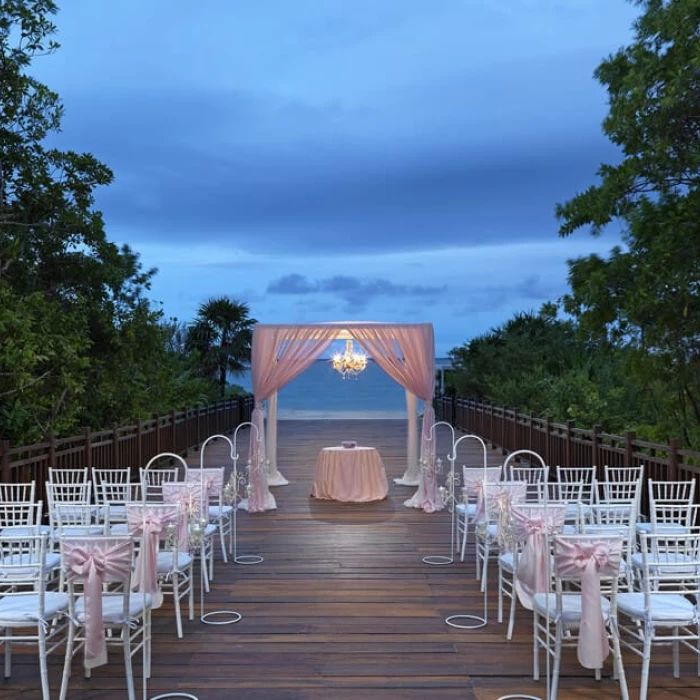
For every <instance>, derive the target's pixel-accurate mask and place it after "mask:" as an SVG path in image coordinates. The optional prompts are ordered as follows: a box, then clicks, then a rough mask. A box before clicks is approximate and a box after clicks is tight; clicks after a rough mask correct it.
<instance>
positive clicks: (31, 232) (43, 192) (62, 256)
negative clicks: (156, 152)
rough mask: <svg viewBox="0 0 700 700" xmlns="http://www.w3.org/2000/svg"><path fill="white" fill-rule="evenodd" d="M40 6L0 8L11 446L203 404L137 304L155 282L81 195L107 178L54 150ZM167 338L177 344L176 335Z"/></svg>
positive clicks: (4, 384)
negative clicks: (35, 70) (38, 73)
mask: <svg viewBox="0 0 700 700" xmlns="http://www.w3.org/2000/svg"><path fill="white" fill-rule="evenodd" d="M56 12H57V6H56V4H55V3H54V2H51V1H50V0H0V96H2V97H1V99H0V437H2V438H6V439H9V440H10V441H11V442H13V443H14V444H26V443H28V442H32V441H35V440H39V439H42V438H44V437H46V435H47V434H48V433H50V432H53V433H56V434H68V433H70V432H71V431H75V430H76V429H77V428H78V426H81V425H90V426H92V427H95V428H101V427H106V426H108V425H110V424H111V423H113V422H126V421H129V420H132V419H134V418H137V417H147V416H150V415H152V414H153V413H165V412H167V411H169V410H172V409H177V408H184V407H185V406H188V405H193V404H195V403H198V402H204V401H208V400H211V399H212V398H213V397H214V396H215V391H214V389H215V387H214V386H213V385H212V383H211V382H210V381H207V380H205V379H201V378H199V377H197V376H196V374H195V368H194V365H193V363H192V359H191V358H190V357H189V356H188V354H187V353H186V352H185V348H184V343H183V340H182V329H181V328H180V329H178V328H177V324H174V323H172V322H169V323H167V322H164V321H163V319H162V313H161V312H160V311H156V310H153V309H152V308H151V305H150V303H149V302H148V300H147V299H146V298H145V296H144V295H145V292H146V291H147V290H148V289H149V286H150V281H151V278H152V276H153V275H154V274H155V270H148V271H144V270H143V269H142V267H141V264H140V262H139V259H138V255H137V254H136V253H134V252H133V251H132V250H131V249H130V248H129V247H128V246H122V247H121V248H120V247H118V246H116V245H115V244H113V243H111V242H110V241H109V240H107V237H106V234H105V231H104V224H103V219H102V215H101V213H100V212H99V211H97V210H95V209H94V190H95V189H96V188H97V187H99V186H106V185H108V184H109V183H110V182H111V180H112V173H111V171H110V170H109V168H107V167H106V166H105V165H104V164H102V163H100V162H99V161H98V160H97V159H96V158H94V157H93V156H92V155H91V154H85V153H76V152H73V151H59V150H57V149H53V148H49V147H47V146H46V137H47V136H49V135H50V134H51V132H55V131H57V130H59V129H60V124H61V116H62V113H63V107H62V105H61V102H60V99H59V97H58V95H57V94H56V93H54V92H52V91H51V90H50V89H49V88H48V87H46V86H45V85H42V84H41V83H40V82H38V81H37V80H36V79H34V78H33V77H32V76H31V75H30V74H29V72H28V71H29V69H30V67H31V64H32V62H33V60H34V59H36V58H38V57H40V56H46V55H48V54H51V53H53V52H54V51H55V50H56V49H57V48H58V44H57V43H56V42H55V41H54V40H53V38H52V37H53V35H54V33H55V26H54V24H53V22H52V18H53V16H54V15H55V14H56ZM178 334H179V337H177V336H178Z"/></svg>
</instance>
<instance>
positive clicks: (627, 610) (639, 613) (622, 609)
mask: <svg viewBox="0 0 700 700" xmlns="http://www.w3.org/2000/svg"><path fill="white" fill-rule="evenodd" d="M650 606H651V621H652V622H654V623H656V624H663V623H668V624H669V626H672V625H674V624H676V623H679V624H691V623H693V620H694V619H695V605H693V603H691V602H690V601H689V600H688V599H687V598H685V597H684V596H682V595H675V594H668V595H660V594H659V595H654V594H652V595H651V602H650ZM617 610H618V613H624V614H625V615H627V616H628V617H632V618H635V619H642V620H643V619H644V618H645V617H646V612H645V610H644V593H618V594H617Z"/></svg>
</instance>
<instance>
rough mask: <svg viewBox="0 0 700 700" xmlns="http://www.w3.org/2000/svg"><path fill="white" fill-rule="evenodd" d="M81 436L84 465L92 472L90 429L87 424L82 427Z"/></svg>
mask: <svg viewBox="0 0 700 700" xmlns="http://www.w3.org/2000/svg"><path fill="white" fill-rule="evenodd" d="M83 436H84V437H83V439H84V440H85V466H86V467H87V468H88V472H89V473H90V474H92V430H91V429H90V427H89V426H87V427H85V428H83ZM91 478H92V477H91Z"/></svg>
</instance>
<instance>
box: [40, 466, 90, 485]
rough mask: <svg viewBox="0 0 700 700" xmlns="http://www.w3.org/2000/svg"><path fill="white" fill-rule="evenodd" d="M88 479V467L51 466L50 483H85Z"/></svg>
mask: <svg viewBox="0 0 700 700" xmlns="http://www.w3.org/2000/svg"><path fill="white" fill-rule="evenodd" d="M86 481H88V468H87V467H82V468H80V469H57V468H56V467H49V483H52V484H84V483H85V482H86Z"/></svg>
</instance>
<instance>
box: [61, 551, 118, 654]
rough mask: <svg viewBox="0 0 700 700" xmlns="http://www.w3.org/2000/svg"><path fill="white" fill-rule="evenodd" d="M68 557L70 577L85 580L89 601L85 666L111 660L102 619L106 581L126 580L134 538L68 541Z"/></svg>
mask: <svg viewBox="0 0 700 700" xmlns="http://www.w3.org/2000/svg"><path fill="white" fill-rule="evenodd" d="M64 553H65V560H66V567H67V572H68V576H69V579H71V578H77V577H80V578H81V579H83V580H84V589H83V595H84V604H85V620H84V625H85V650H84V665H85V668H95V667H97V666H102V665H103V664H106V663H107V643H106V641H105V635H104V624H103V621H102V584H103V583H104V582H105V580H108V581H126V580H127V578H128V577H129V572H130V570H131V542H130V541H125V542H120V543H119V544H117V545H115V546H113V547H108V548H106V549H99V548H97V547H94V548H90V547H87V546H84V545H80V544H75V545H71V544H69V543H66V544H65V549H64Z"/></svg>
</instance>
